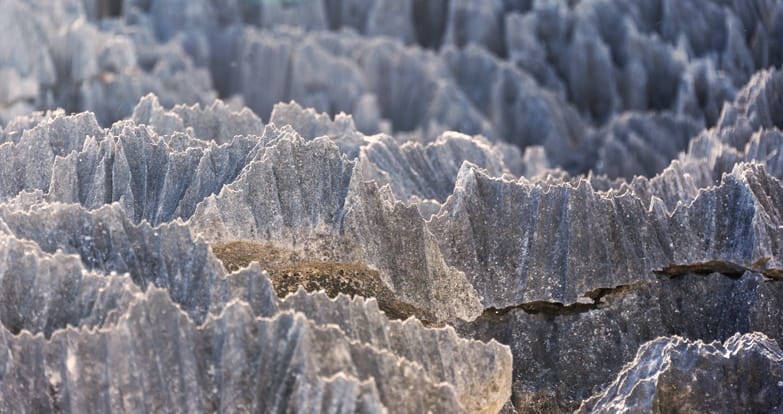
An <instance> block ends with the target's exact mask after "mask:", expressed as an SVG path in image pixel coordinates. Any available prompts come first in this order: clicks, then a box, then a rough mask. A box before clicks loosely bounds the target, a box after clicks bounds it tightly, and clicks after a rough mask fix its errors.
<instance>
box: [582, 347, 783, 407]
mask: <svg viewBox="0 0 783 414" xmlns="http://www.w3.org/2000/svg"><path fill="white" fill-rule="evenodd" d="M781 378H783V352H781V350H780V347H779V346H778V344H777V342H776V341H775V340H774V339H770V338H768V337H767V336H765V335H764V334H758V333H753V334H745V335H739V334H736V335H734V336H732V337H731V338H729V339H727V340H726V342H724V343H723V344H721V343H717V344H716V343H711V344H709V343H703V342H701V341H696V342H692V341H689V340H687V339H683V338H680V337H672V338H659V339H656V340H654V341H651V342H648V343H646V344H644V345H642V347H640V348H639V352H638V353H637V356H636V358H635V359H634V361H633V362H631V363H630V364H629V365H628V366H626V367H625V368H624V369H623V371H622V372H621V373H620V374H619V375H618V377H617V379H616V380H615V381H614V382H613V383H612V384H611V385H610V386H609V388H608V389H606V390H605V391H604V392H603V393H601V394H598V395H596V396H594V397H591V398H590V399H588V400H587V401H585V402H584V404H583V405H582V406H581V407H580V409H579V410H578V412H591V413H603V412H607V413H608V412H612V413H616V412H651V411H656V410H660V409H664V407H665V409H666V410H683V411H688V412H721V411H723V410H725V409H726V408H727V407H731V409H732V410H739V411H752V412H776V411H778V410H780V409H781V405H783V396H781V388H783V387H781Z"/></svg>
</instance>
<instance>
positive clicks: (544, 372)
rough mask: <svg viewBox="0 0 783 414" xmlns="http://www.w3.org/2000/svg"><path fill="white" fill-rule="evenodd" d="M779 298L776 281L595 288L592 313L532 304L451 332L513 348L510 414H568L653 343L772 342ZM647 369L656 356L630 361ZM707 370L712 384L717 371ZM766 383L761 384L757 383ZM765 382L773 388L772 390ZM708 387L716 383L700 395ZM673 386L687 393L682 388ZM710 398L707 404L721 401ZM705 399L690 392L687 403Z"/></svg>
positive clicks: (706, 279) (677, 281) (731, 279)
mask: <svg viewBox="0 0 783 414" xmlns="http://www.w3.org/2000/svg"><path fill="white" fill-rule="evenodd" d="M782 300H783V291H782V290H781V285H780V283H779V282H777V281H770V280H769V279H768V278H765V277H764V276H762V275H760V274H757V273H750V272H746V273H741V274H739V276H737V274H734V275H732V276H727V275H724V274H718V273H712V274H709V275H704V274H685V275H682V276H678V277H674V278H669V277H658V278H655V279H652V280H650V281H646V282H637V283H634V284H631V285H626V286H622V287H619V288H616V289H606V290H603V291H602V292H600V293H599V300H597V301H596V302H597V303H596V304H595V305H572V306H557V305H551V304H546V303H538V304H534V303H531V304H528V305H523V306H518V307H514V308H509V309H491V310H488V311H486V312H485V313H484V315H482V316H481V317H480V318H478V319H477V320H476V321H474V322H470V323H467V324H464V325H462V326H459V327H458V328H457V329H458V332H460V333H463V334H467V335H470V336H473V337H476V338H480V339H482V340H489V339H490V338H494V339H496V340H498V341H499V342H501V343H505V344H509V345H510V346H511V349H512V353H513V355H514V367H515V368H514V385H513V396H512V401H513V402H514V405H515V406H516V409H517V410H519V411H520V412H526V411H536V410H539V411H540V410H544V411H547V412H573V411H574V410H575V409H577V408H578V407H579V405H580V403H581V401H582V400H584V399H587V398H589V397H590V396H591V395H598V396H599V397H600V396H601V394H602V393H603V392H604V390H606V389H608V388H609V386H610V384H611V382H612V381H613V380H614V379H615V377H617V376H619V375H620V373H621V371H622V370H623V369H624V368H623V367H624V366H625V365H626V364H628V363H630V362H632V361H633V360H634V356H635V355H636V354H637V350H638V349H639V347H640V346H642V345H643V344H644V343H646V342H648V341H652V340H655V339H656V338H658V337H660V336H671V335H680V336H683V337H685V338H691V339H693V340H696V339H701V340H704V341H707V342H709V341H716V340H717V341H725V340H727V339H729V338H730V337H731V336H732V335H734V334H735V333H737V332H740V333H752V332H762V333H764V334H765V335H767V336H769V337H770V338H772V339H773V340H776V341H780V340H781V334H782V333H783V330H782V329H781V324H780V321H779V315H780V305H781V301H782ZM654 361H656V359H655V357H649V358H648V357H641V358H639V359H638V360H637V363H638V364H639V365H638V366H639V367H640V366H642V365H645V364H646V363H647V362H650V363H654ZM711 372H713V375H715V376H716V378H718V377H719V375H721V374H719V372H722V371H721V370H720V369H718V371H711ZM637 379H641V378H637ZM621 381H623V380H618V383H621V384H623V385H625V384H627V381H626V382H621ZM631 381H636V379H633V380H631ZM740 382H742V383H744V381H740ZM764 383H767V382H766V379H764V380H761V382H760V384H764ZM768 384H769V385H770V386H776V384H775V382H769V383H768ZM629 385H630V386H631V387H632V386H633V385H635V384H629ZM713 385H714V386H717V385H718V384H712V385H710V386H708V387H709V388H712V386H713ZM677 386H682V387H683V388H684V387H685V386H686V385H685V383H682V382H680V383H678V384H677ZM716 389H717V388H716ZM707 391H708V389H706V388H705V392H707ZM709 392H710V394H711V395H713V398H712V399H710V400H714V399H715V398H721V395H720V394H715V393H714V391H713V390H711V389H710V390H709ZM743 393H744V391H743ZM608 395H612V397H610V398H614V397H615V396H617V394H612V392H610V393H608ZM703 395H704V393H703V392H702V393H700V394H691V396H692V398H694V399H695V400H701V399H703ZM744 395H750V393H744ZM621 398H622V397H621V396H618V399H621ZM749 398H750V397H749ZM592 404H594V403H591V405H588V406H587V407H593V405H592ZM591 410H592V409H591V408H588V409H587V410H586V411H587V412H590V411H591ZM699 411H702V412H703V410H699ZM642 412H648V411H647V410H642Z"/></svg>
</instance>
